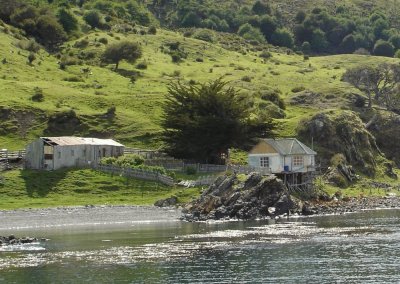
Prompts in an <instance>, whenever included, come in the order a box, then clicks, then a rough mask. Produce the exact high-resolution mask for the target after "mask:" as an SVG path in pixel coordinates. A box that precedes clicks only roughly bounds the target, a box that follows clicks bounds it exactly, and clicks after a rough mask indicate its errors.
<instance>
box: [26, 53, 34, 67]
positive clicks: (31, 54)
mask: <svg viewBox="0 0 400 284" xmlns="http://www.w3.org/2000/svg"><path fill="white" fill-rule="evenodd" d="M35 60H36V55H35V54H34V53H33V52H31V53H29V55H28V63H29V64H30V65H32V63H33V61H35Z"/></svg>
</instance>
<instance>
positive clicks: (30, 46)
mask: <svg viewBox="0 0 400 284" xmlns="http://www.w3.org/2000/svg"><path fill="white" fill-rule="evenodd" d="M16 46H17V47H19V48H21V49H23V50H27V51H30V52H35V53H36V52H38V51H39V50H40V45H39V44H38V43H37V42H36V41H35V40H34V39H30V40H27V39H22V40H19V41H18V42H17V44H16Z"/></svg>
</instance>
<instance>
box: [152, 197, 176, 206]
mask: <svg viewBox="0 0 400 284" xmlns="http://www.w3.org/2000/svg"><path fill="white" fill-rule="evenodd" d="M177 203H178V197H176V196H171V197H169V198H166V199H161V200H158V201H156V202H155V203H154V206H157V207H171V206H175V205H176V204H177Z"/></svg>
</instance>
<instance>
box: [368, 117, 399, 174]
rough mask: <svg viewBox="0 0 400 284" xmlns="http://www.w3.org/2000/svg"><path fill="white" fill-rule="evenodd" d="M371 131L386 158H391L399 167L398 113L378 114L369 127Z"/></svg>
mask: <svg viewBox="0 0 400 284" xmlns="http://www.w3.org/2000/svg"><path fill="white" fill-rule="evenodd" d="M371 132H372V133H373V134H374V136H375V137H376V142H377V144H378V146H379V149H381V151H382V152H384V153H385V156H386V158H388V159H390V160H393V161H394V162H395V163H396V164H397V166H398V167H400V151H399V145H400V115H395V114H392V115H387V114H386V115H384V114H380V115H379V116H378V119H377V121H376V122H375V123H374V125H373V126H372V127H371Z"/></svg>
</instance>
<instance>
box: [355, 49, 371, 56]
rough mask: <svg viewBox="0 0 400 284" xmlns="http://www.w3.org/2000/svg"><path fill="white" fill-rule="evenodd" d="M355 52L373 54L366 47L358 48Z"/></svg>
mask: <svg viewBox="0 0 400 284" xmlns="http://www.w3.org/2000/svg"><path fill="white" fill-rule="evenodd" d="M354 54H358V55H371V53H370V52H369V51H368V50H366V49H365V48H358V49H357V50H356V51H354Z"/></svg>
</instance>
